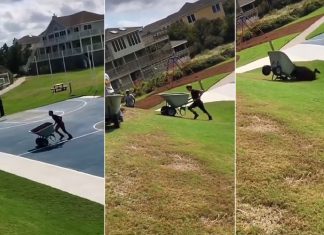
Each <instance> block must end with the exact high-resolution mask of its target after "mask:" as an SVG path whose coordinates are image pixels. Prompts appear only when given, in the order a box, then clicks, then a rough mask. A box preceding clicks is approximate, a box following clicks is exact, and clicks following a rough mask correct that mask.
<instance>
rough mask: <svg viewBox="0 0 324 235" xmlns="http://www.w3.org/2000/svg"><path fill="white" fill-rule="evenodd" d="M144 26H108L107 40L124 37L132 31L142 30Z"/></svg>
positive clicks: (106, 31)
mask: <svg viewBox="0 0 324 235" xmlns="http://www.w3.org/2000/svg"><path fill="white" fill-rule="evenodd" d="M142 28H143V27H120V28H107V29H106V30H105V37H106V41H110V40H113V39H115V38H119V37H122V36H124V35H127V34H129V33H132V32H136V31H140V30H142Z"/></svg>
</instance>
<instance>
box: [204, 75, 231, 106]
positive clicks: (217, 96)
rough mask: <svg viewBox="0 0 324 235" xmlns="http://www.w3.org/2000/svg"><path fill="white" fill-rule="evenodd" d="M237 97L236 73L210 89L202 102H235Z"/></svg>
mask: <svg viewBox="0 0 324 235" xmlns="http://www.w3.org/2000/svg"><path fill="white" fill-rule="evenodd" d="M235 97H236V87H235V73H231V74H229V75H228V76H226V77H225V78H223V79H222V80H220V81H219V82H218V83H216V84H215V85H214V86H212V87H211V88H209V89H208V91H206V92H205V93H204V94H203V95H202V97H201V100H202V101H203V102H204V103H210V102H217V101H234V100H235Z"/></svg>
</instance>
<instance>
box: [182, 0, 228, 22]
mask: <svg viewBox="0 0 324 235" xmlns="http://www.w3.org/2000/svg"><path fill="white" fill-rule="evenodd" d="M215 4H216V3H215ZM218 4H219V6H220V11H219V12H216V13H214V12H213V9H212V5H211V6H208V7H205V8H202V9H200V10H198V11H196V12H193V13H192V14H194V16H195V18H196V20H199V19H208V20H213V19H217V18H223V17H225V12H224V9H223V5H222V4H221V3H220V2H219V3H218ZM189 15H190V14H188V15H186V16H183V17H182V18H181V19H182V21H183V22H185V23H187V24H193V23H194V22H193V23H189V22H188V19H187V16H189Z"/></svg>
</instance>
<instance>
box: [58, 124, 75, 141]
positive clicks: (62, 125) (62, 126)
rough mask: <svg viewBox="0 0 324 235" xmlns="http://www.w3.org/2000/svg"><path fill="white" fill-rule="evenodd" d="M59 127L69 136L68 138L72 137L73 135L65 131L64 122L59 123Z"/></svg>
mask: <svg viewBox="0 0 324 235" xmlns="http://www.w3.org/2000/svg"><path fill="white" fill-rule="evenodd" d="M60 127H61V129H62V131H63V132H64V133H65V134H67V135H68V136H69V139H72V138H73V136H72V135H71V134H70V133H69V132H67V130H66V129H65V124H64V123H62V124H61V125H60Z"/></svg>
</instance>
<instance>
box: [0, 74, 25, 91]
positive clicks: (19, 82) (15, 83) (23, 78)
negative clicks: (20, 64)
mask: <svg viewBox="0 0 324 235" xmlns="http://www.w3.org/2000/svg"><path fill="white" fill-rule="evenodd" d="M24 81H26V78H25V77H21V78H18V79H17V80H16V81H15V82H14V83H13V84H11V85H10V86H8V87H6V88H5V89H2V90H0V95H3V94H5V93H7V92H8V91H10V90H12V89H14V88H16V87H17V86H20V85H21V84H22V83H23V82H24Z"/></svg>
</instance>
